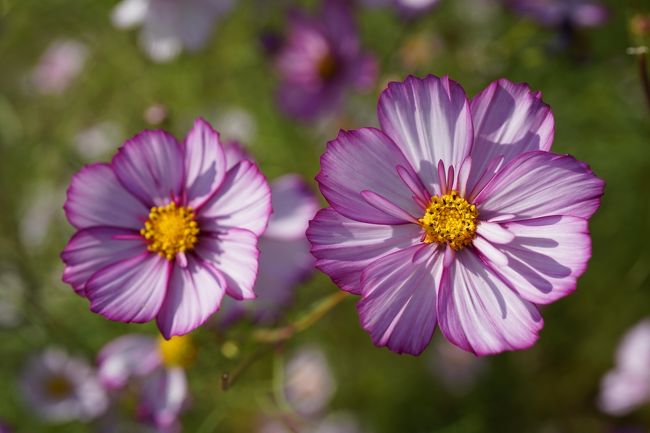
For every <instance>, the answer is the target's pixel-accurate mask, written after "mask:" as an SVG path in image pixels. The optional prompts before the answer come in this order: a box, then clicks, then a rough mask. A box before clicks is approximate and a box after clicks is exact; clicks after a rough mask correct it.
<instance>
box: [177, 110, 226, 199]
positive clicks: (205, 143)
mask: <svg viewBox="0 0 650 433" xmlns="http://www.w3.org/2000/svg"><path fill="white" fill-rule="evenodd" d="M183 147H184V149H185V177H186V180H185V193H186V194H187V202H188V204H189V205H190V206H192V207H194V208H197V207H199V206H200V205H201V204H203V203H204V202H205V200H207V199H208V198H209V197H210V196H211V195H212V193H214V192H215V191H216V189H217V188H218V187H219V185H221V182H223V178H224V176H225V175H226V156H225V155H224V150H223V147H222V146H221V142H220V140H219V134H218V133H217V131H215V130H214V129H212V126H210V124H209V123H208V122H206V121H205V120H203V119H197V120H196V122H194V127H193V128H192V129H191V130H190V132H189V133H188V134H187V138H186V139H185V143H184V146H183Z"/></svg>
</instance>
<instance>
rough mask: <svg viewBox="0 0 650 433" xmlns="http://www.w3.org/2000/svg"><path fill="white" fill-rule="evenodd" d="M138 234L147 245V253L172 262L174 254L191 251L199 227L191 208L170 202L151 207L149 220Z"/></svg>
mask: <svg viewBox="0 0 650 433" xmlns="http://www.w3.org/2000/svg"><path fill="white" fill-rule="evenodd" d="M140 234H141V235H142V236H144V238H145V239H146V240H147V242H148V243H149V247H148V249H149V251H152V252H156V253H158V254H159V255H160V256H161V257H165V258H167V260H172V259H173V258H174V257H175V256H176V254H178V253H183V252H185V251H188V250H191V249H192V248H194V245H196V242H197V240H198V238H197V236H198V234H199V227H198V224H197V223H196V221H195V220H194V211H193V210H192V208H191V207H185V206H178V205H176V203H174V202H171V203H169V204H168V205H166V206H158V207H155V206H154V207H152V208H151V212H149V219H148V220H147V221H146V222H145V223H144V228H142V229H141V230H140Z"/></svg>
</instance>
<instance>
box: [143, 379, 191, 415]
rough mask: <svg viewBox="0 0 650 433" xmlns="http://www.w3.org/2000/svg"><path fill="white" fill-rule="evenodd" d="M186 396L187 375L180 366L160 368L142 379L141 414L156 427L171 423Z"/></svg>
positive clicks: (178, 412)
mask: <svg viewBox="0 0 650 433" xmlns="http://www.w3.org/2000/svg"><path fill="white" fill-rule="evenodd" d="M187 398H188V386H187V376H186V375H185V371H183V369H182V368H178V367H176V368H160V369H158V370H156V371H155V372H154V374H152V375H151V376H149V377H148V378H147V380H145V381H144V383H143V385H142V395H141V400H140V403H141V406H140V408H139V409H140V411H141V415H142V416H144V417H145V418H147V419H150V420H151V421H153V423H154V424H155V425H156V426H158V427H167V426H170V425H172V424H173V423H174V422H175V421H176V419H177V418H178V416H179V415H180V413H181V410H182V409H183V405H184V404H185V402H186V401H187Z"/></svg>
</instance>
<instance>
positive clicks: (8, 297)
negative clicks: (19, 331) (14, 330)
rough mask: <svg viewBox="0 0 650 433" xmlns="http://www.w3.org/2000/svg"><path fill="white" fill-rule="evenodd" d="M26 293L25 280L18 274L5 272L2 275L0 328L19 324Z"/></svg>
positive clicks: (0, 276)
mask: <svg viewBox="0 0 650 433" xmlns="http://www.w3.org/2000/svg"><path fill="white" fill-rule="evenodd" d="M24 293H25V286H24V283H23V280H22V279H21V278H20V276H19V275H18V274H17V273H16V272H14V271H5V272H2V273H1V274H0V328H1V327H7V328H9V327H12V326H15V325H17V324H18V322H19V320H20V302H21V299H22V297H23V295H24Z"/></svg>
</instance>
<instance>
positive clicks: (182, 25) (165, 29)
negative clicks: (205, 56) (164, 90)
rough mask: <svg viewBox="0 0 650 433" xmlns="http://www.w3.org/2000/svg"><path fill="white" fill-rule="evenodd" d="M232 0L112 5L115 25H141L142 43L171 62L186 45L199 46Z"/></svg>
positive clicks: (131, 0) (144, 0) (128, 0)
mask: <svg viewBox="0 0 650 433" xmlns="http://www.w3.org/2000/svg"><path fill="white" fill-rule="evenodd" d="M233 3H234V1H233V0H184V1H182V2H179V1H177V0H122V1H121V2H120V3H119V4H118V5H117V6H116V7H115V9H113V13H112V15H111V19H112V21H113V24H114V25H115V27H118V28H121V29H128V28H132V27H135V26H137V25H142V30H141V32H140V45H141V46H142V48H143V49H144V51H145V52H146V53H147V55H148V56H149V57H150V58H151V59H152V60H154V61H156V62H168V61H170V60H173V59H174V58H175V57H176V56H178V55H179V54H180V53H181V51H183V49H187V50H190V51H197V50H200V49H201V48H203V47H204V46H205V44H206V43H207V41H208V39H209V37H210V35H211V33H212V29H213V27H214V25H215V22H216V21H217V20H218V19H219V17H221V16H222V15H224V14H226V13H227V12H228V11H229V10H230V9H231V7H232V5H233Z"/></svg>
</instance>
